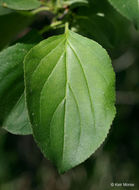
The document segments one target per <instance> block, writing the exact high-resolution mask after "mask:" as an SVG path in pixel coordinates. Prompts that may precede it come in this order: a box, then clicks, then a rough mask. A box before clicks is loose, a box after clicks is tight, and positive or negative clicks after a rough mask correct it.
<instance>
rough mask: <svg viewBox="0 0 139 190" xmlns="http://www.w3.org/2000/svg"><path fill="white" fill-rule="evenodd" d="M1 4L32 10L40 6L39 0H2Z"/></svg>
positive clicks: (11, 7) (12, 7)
mask: <svg viewBox="0 0 139 190" xmlns="http://www.w3.org/2000/svg"><path fill="white" fill-rule="evenodd" d="M0 4H1V5H2V6H4V7H7V8H10V9H15V10H31V9H35V8H37V7H39V6H40V1H38V0H0Z"/></svg>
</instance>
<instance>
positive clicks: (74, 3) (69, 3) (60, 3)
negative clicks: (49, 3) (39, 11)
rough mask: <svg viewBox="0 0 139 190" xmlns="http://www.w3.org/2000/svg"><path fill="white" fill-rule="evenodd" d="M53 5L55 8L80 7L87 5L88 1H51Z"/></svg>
mask: <svg viewBox="0 0 139 190" xmlns="http://www.w3.org/2000/svg"><path fill="white" fill-rule="evenodd" d="M53 3H54V5H55V6H57V7H64V6H72V7H75V6H81V5H87V4H88V0H53Z"/></svg>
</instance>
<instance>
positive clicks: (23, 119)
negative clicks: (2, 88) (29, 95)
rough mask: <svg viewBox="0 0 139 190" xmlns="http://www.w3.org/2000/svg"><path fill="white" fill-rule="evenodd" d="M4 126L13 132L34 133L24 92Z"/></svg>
mask: <svg viewBox="0 0 139 190" xmlns="http://www.w3.org/2000/svg"><path fill="white" fill-rule="evenodd" d="M3 128H4V129H5V130H7V131H9V132H10V133H13V134H20V135H21V134H22V135H27V134H32V130H31V126H30V123H29V119H28V112H27V107H26V105H25V98H24V94H22V96H21V98H19V100H18V101H17V103H16V105H15V106H14V107H13V109H12V110H11V112H10V113H9V115H8V117H7V118H6V119H5V121H4V123H3Z"/></svg>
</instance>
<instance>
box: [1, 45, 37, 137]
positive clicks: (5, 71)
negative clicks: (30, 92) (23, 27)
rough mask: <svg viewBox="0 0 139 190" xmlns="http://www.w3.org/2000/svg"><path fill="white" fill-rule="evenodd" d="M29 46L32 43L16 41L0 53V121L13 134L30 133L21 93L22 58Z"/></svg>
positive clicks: (22, 83) (22, 80)
mask: <svg viewBox="0 0 139 190" xmlns="http://www.w3.org/2000/svg"><path fill="white" fill-rule="evenodd" d="M31 47H33V45H32V44H21V43H17V44H15V45H13V46H11V47H9V48H7V49H5V50H3V51H2V52H1V53H0V99H1V101H0V122H1V125H2V126H3V128H4V129H6V130H8V131H9V132H11V133H14V134H23V135H25V134H26V135H27V134H31V128H30V124H29V121H28V118H27V111H26V109H27V108H26V107H25V101H24V98H23V95H22V94H23V92H24V79H23V59H24V56H25V55H26V54H27V52H28V51H29V49H30V48H31ZM21 95H22V98H20V97H21ZM19 111H20V113H19ZM22 114H23V115H24V116H25V117H24V118H23V117H22ZM17 120H19V121H22V122H21V123H20V122H17ZM25 123H26V127H24V125H25ZM13 124H14V125H13ZM19 124H20V125H19ZM23 127H24V130H23V129H22V128H23Z"/></svg>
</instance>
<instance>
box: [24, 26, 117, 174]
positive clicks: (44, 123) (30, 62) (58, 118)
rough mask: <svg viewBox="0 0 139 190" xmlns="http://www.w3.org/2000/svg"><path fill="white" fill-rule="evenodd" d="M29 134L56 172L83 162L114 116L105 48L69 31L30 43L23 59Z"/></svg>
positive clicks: (100, 142)
mask: <svg viewBox="0 0 139 190" xmlns="http://www.w3.org/2000/svg"><path fill="white" fill-rule="evenodd" d="M25 84H26V98H27V107H28V110H29V117H30V121H31V124H32V127H33V133H34V137H35V139H36V141H37V143H38V146H39V147H40V149H41V150H42V152H43V153H44V155H45V156H46V157H47V158H49V159H50V160H52V161H53V162H54V163H55V165H56V166H57V168H58V170H59V172H60V173H62V172H64V171H67V170H68V169H70V168H72V167H74V166H76V165H78V164H80V163H81V162H83V161H84V160H86V159H87V158H88V157H89V156H90V155H91V154H92V153H94V151H95V150H96V149H97V148H98V147H99V146H100V145H101V144H102V142H103V141H104V139H105V138H106V136H107V134H108V131H109V128H110V125H111V123H112V120H113V118H114V116H115V107H114V102H115V89H114V86H115V75H114V72H113V68H112V65H111V61H110V58H109V56H108V55H107V53H106V51H105V50H104V49H103V48H102V47H101V46H100V45H99V44H97V43H96V42H94V41H92V40H89V39H87V38H85V37H82V36H80V35H78V34H76V33H74V32H72V31H69V30H68V31H67V32H66V33H65V34H63V35H59V36H54V37H51V38H49V39H47V40H44V41H42V42H41V43H40V44H38V45H37V46H35V47H33V48H32V49H31V50H30V52H29V53H28V55H27V56H26V59H25Z"/></svg>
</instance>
